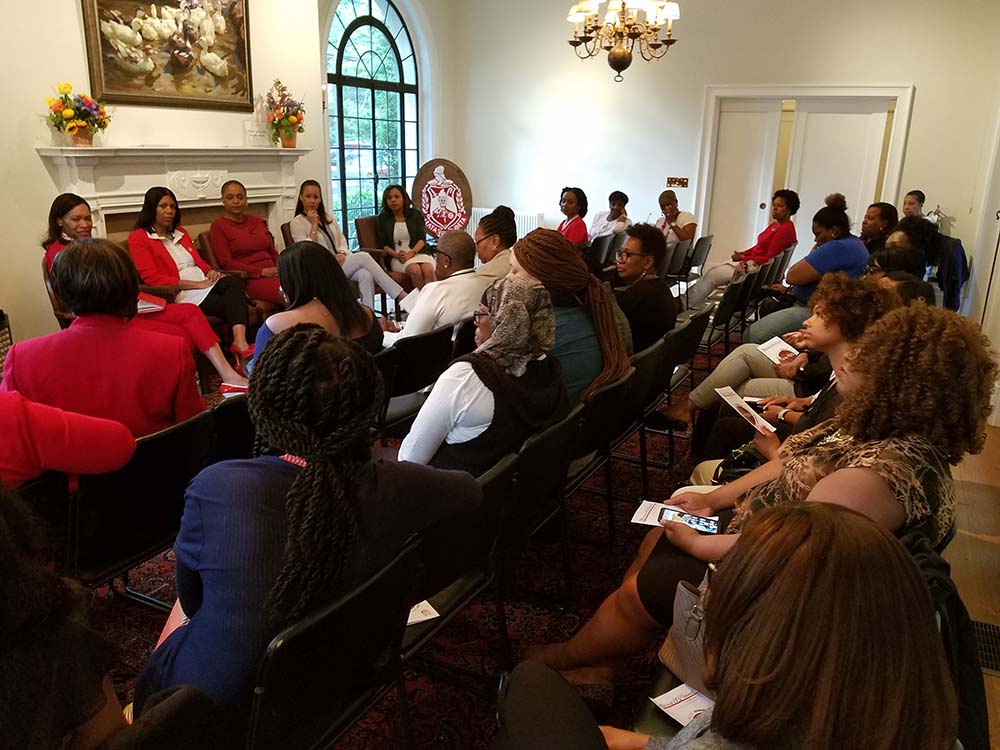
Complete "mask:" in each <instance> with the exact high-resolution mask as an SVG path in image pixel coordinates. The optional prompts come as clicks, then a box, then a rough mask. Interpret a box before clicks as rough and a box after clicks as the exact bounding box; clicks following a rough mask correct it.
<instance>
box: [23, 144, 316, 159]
mask: <svg viewBox="0 0 1000 750" xmlns="http://www.w3.org/2000/svg"><path fill="white" fill-rule="evenodd" d="M35 151H37V152H38V155H39V156H42V157H44V158H46V159H73V160H98V159H122V158H125V159H129V158H138V159H151V158H152V159H158V158H167V159H172V158H176V159H210V160H212V161H216V160H220V159H234V158H236V159H241V158H242V159H246V158H251V159H260V158H267V157H268V156H269V155H271V156H274V157H277V158H279V159H298V158H299V157H300V156H302V155H304V154H308V153H309V152H310V151H312V149H309V148H276V147H275V148H271V147H268V146H237V147H232V148H226V147H216V148H205V147H201V146H197V147H187V146H95V147H91V148H80V147H74V146H36V147H35Z"/></svg>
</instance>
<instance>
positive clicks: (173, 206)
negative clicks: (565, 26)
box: [128, 187, 253, 360]
mask: <svg viewBox="0 0 1000 750" xmlns="http://www.w3.org/2000/svg"><path fill="white" fill-rule="evenodd" d="M180 223H181V209H180V207H179V206H178V205H177V198H176V196H175V195H174V193H173V191H172V190H171V189H170V188H165V187H151V188H150V189H149V190H147V191H146V196H145V198H144V200H143V202H142V210H141V211H140V212H139V218H138V219H137V220H136V222H135V229H134V230H133V231H132V233H131V234H130V235H129V236H128V251H129V253H130V254H131V255H132V260H133V261H135V267H136V269H137V270H138V271H139V277H140V278H141V279H142V283H144V284H149V285H151V286H158V285H161V284H167V285H171V286H177V287H180V290H181V291H180V293H179V294H178V295H177V298H176V301H177V302H190V303H191V304H195V305H198V307H200V308H201V311H202V312H203V313H205V314H206V315H214V316H216V317H219V318H222V319H223V320H225V321H226V323H227V324H228V325H229V326H230V327H232V330H233V345H232V351H233V353H234V354H237V355H238V356H239V357H240V358H241V359H244V360H245V359H247V358H249V357H250V356H252V355H253V347H252V346H250V344H248V343H247V304H246V287H245V286H244V284H243V280H242V279H240V278H237V277H236V276H226V275H224V274H222V273H219V272H218V271H216V270H215V269H214V268H212V267H211V266H210V265H208V263H206V262H205V261H204V260H203V259H202V257H201V255H199V254H198V251H197V250H196V249H195V247H194V243H192V242H191V236H190V235H189V234H188V233H187V232H186V231H185V230H184V228H183V227H182V226H180Z"/></svg>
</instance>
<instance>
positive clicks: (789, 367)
mask: <svg viewBox="0 0 1000 750" xmlns="http://www.w3.org/2000/svg"><path fill="white" fill-rule="evenodd" d="M899 305H900V300H899V297H898V296H897V295H896V293H895V292H894V291H893V290H892V289H890V288H888V287H886V286H885V285H883V284H880V283H879V282H878V281H876V280H875V279H868V278H865V279H852V278H850V277H848V276H847V274H844V273H833V274H827V275H826V276H825V277H823V280H822V281H821V282H820V283H819V286H818V287H817V288H816V292H815V293H814V294H813V296H812V299H810V301H809V307H810V308H811V309H812V316H811V317H809V318H808V319H807V320H806V321H805V322H804V323H803V324H802V326H803V330H802V331H800V332H797V333H793V334H788V335H787V337H786V338H787V339H788V340H789V341H792V342H793V343H794V344H795V346H797V347H798V348H800V349H803V350H808V351H802V352H801V353H800V354H798V355H797V356H795V357H794V358H792V359H790V360H789V361H788V362H778V363H775V362H772V361H771V359H770V358H769V357H768V356H767V355H766V354H764V353H763V352H762V351H760V349H759V348H758V347H757V345H756V344H741V345H740V346H738V347H736V349H734V350H733V351H732V352H730V353H729V354H728V355H726V358H725V359H723V360H722V362H720V363H719V365H718V366H717V367H716V368H715V369H714V370H713V371H712V372H711V373H709V375H708V376H707V377H706V378H705V379H704V380H702V381H701V383H699V384H698V387H697V388H695V389H694V390H693V391H691V393H690V394H689V395H688V399H687V401H686V402H685V401H684V400H683V399H682V400H678V401H677V402H676V403H674V404H672V405H671V407H670V409H669V410H668V412H667V416H668V417H670V418H671V419H676V420H680V421H683V420H684V418H685V417H687V418H688V419H689V420H690V421H691V423H692V424H693V423H694V419H695V417H696V416H697V414H698V413H699V412H701V411H703V410H706V409H709V408H712V407H714V406H716V405H717V404H719V402H720V399H719V396H718V394H717V393H716V392H715V389H716V388H722V387H724V386H729V387H730V388H732V389H734V390H735V391H736V392H737V393H739V394H740V395H741V396H753V397H757V398H769V397H772V396H777V397H781V398H783V399H785V403H784V404H783V405H787V403H788V401H791V400H792V399H795V400H796V401H798V400H801V399H810V398H811V397H812V396H813V394H815V393H816V392H817V391H819V390H820V389H822V388H823V387H824V386H825V385H827V383H828V382H829V380H830V372H831V364H830V363H831V361H832V359H837V360H838V361H839V360H842V359H843V357H844V355H846V353H847V350H848V349H849V347H850V342H852V341H856V340H857V339H858V338H860V336H861V334H863V333H864V332H865V329H866V328H867V327H868V326H869V325H870V324H871V323H873V322H874V321H876V320H878V319H879V318H881V317H882V316H883V315H885V313H887V312H888V311H889V310H891V309H893V308H895V307H898V306H899ZM810 351H811V352H812V353H811V354H810V353H809V352H810ZM823 355H826V356H823ZM834 366H836V365H835V364H834ZM775 403H777V402H775ZM765 416H773V417H777V410H775V411H774V412H773V413H772V414H771V415H765ZM792 419H796V417H795V416H792V417H791V419H790V420H789V422H788V423H789V424H794V422H793V421H791V420H792Z"/></svg>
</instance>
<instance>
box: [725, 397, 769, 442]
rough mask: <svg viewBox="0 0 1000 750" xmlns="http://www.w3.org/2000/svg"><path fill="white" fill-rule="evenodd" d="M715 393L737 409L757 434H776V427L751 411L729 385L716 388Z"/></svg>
mask: <svg viewBox="0 0 1000 750" xmlns="http://www.w3.org/2000/svg"><path fill="white" fill-rule="evenodd" d="M715 392H716V393H718V394H719V398H721V399H722V400H723V401H725V402H726V403H727V404H729V405H730V406H731V407H733V408H734V409H736V412H737V413H738V414H739V415H740V416H741V417H743V418H744V419H745V420H746V421H747V422H749V423H750V424H751V425H752V426H753V428H754V429H755V430H757V432H760V433H763V434H764V435H767V434H768V433H770V432H774V426H773V425H772V424H771V423H770V422H768V421H767V420H766V419H764V418H763V417H762V416H760V415H759V414H758V413H757V412H755V411H754V410H753V409H751V408H750V406H749V405H748V404H747V402H746V401H744V400H743V399H742V398H740V395H739V394H738V393H737V392H736V391H734V390H733V389H732V388H730V387H729V386H728V385H727V386H723V387H722V388H716V389H715Z"/></svg>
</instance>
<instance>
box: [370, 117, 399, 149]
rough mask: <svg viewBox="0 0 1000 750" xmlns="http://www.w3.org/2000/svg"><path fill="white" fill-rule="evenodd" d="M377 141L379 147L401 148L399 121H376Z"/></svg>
mask: <svg viewBox="0 0 1000 750" xmlns="http://www.w3.org/2000/svg"><path fill="white" fill-rule="evenodd" d="M375 143H376V144H378V147H379V148H385V149H399V148H400V147H401V146H402V144H401V143H400V142H399V122H398V121H397V122H393V121H391V120H376V121H375Z"/></svg>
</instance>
